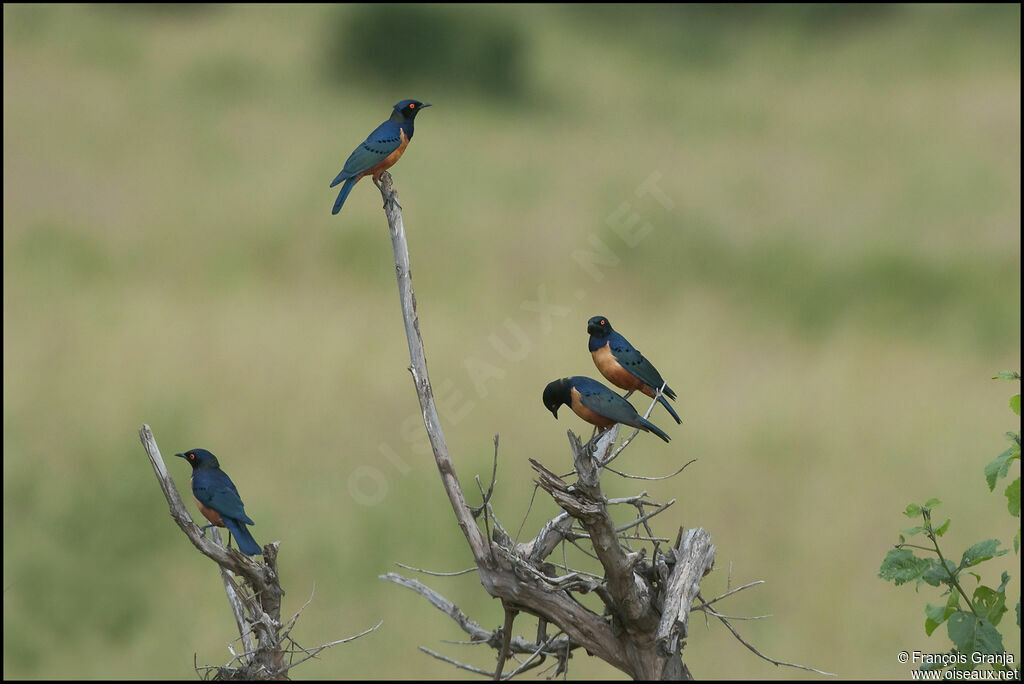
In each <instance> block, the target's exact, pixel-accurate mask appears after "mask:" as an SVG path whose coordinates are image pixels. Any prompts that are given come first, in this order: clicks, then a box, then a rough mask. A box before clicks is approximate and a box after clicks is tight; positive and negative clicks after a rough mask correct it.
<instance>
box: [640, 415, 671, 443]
mask: <svg viewBox="0 0 1024 684" xmlns="http://www.w3.org/2000/svg"><path fill="white" fill-rule="evenodd" d="M639 427H641V429H643V430H647V431H648V432H653V433H654V434H656V435H658V436H659V437H661V438H662V439H663V440H665V441H666V442H668V441H669V436H668V435H666V434H665V433H664V432H663V431H662V430H661V429H660V428H658V426H657V425H655V424H654V423H652V422H650V421H649V420H644V419H643V418H641V419H640V426H639Z"/></svg>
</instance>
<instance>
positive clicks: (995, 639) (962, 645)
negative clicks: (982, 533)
mask: <svg viewBox="0 0 1024 684" xmlns="http://www.w3.org/2000/svg"><path fill="white" fill-rule="evenodd" d="M996 378H997V379H1002V380H1018V381H1019V380H1020V374H1019V373H1016V372H1012V371H1003V372H1001V373H999V375H997V376H996ZM1010 408H1011V409H1012V410H1013V412H1014V413H1016V414H1017V415H1018V416H1020V394H1019V393H1018V394H1016V395H1014V396H1013V397H1012V398H1011V399H1010ZM1006 437H1007V439H1009V441H1010V448H1008V449H1007V450H1006V451H1004V452H1003V453H1002V454H1000V455H999V456H998V457H997V458H996V459H995V460H993V461H992V462H991V463H989V464H988V465H986V466H985V479H986V481H987V482H988V488H989V491H992V490H994V489H995V486H996V482H997V481H998V480H1000V479H1002V478H1005V477H1007V474H1008V472H1009V469H1010V466H1011V465H1012V464H1013V462H1014V461H1015V460H1016V461H1019V460H1020V432H1007V433H1006ZM1004 494H1005V496H1006V500H1007V507H1008V508H1009V511H1010V515H1012V516H1014V517H1017V518H1019V517H1020V477H1019V476H1018V477H1017V479H1015V480H1014V481H1013V482H1012V483H1010V485H1009V486H1008V487H1007V488H1006V490H1005V492H1004ZM940 503H941V502H940V501H939V500H938V499H929V500H928V501H926V502H925V503H924V504H923V505H921V504H916V503H912V504H910V505H908V506H907V508H906V510H905V511H904V512H903V514H904V515H906V516H907V517H908V518H920V519H921V524H920V525H916V526H914V527H910V528H907V529H905V530H903V531H902V533H901V534H900V536H899V543H898V544H896V545H895V548H893V549H892V550H890V551H889V553H888V554H886V557H885V560H884V561H882V567H881V569H880V570H879V573H878V575H879V577H881V578H882V579H884V580H886V581H891V582H893V583H895V584H896V585H897V586H899V585H901V584H906V583H908V582H914V583H915V587H916V588H920V586H921V583H925V584H928V585H930V586H933V587H944V588H945V591H944V592H943V594H942V595H943V596H946V597H947V598H946V601H945V603H943V604H940V605H937V606H933V605H931V604H930V603H929V604H926V606H925V623H924V630H925V633H926V634H928V636H931V634H932V632H934V631H935V630H936V629H937V628H938V627H939V626H940V625H942V623H946V631H947V634H948V635H949V639H950V641H952V642H953V648H952V649H950V651H949V653H948V654H943V656H944V657H942V658H935V659H929V658H924V659H923V661H922V664H921V669H923V670H929V669H939V668H945V667H954V668H956V669H958V670H974V669H978V667H979V666H989V667H991V668H992V669H994V670H1005V669H1007V667H1006V666H1007V665H1009V664H1012V663H1015V662H1016V659H1015V658H1014V659H1013V660H1009V659H1005V658H1004V653H1005V649H1004V646H1003V635H1002V633H1001V632H1000V631H999V629H998V627H999V623H1000V621H1001V620H1002V618H1003V614H1004V613H1006V611H1007V608H1006V585H1007V584H1008V583H1009V581H1010V575H1009V573H1006V572H1004V573H1003V574H1002V578H1001V583H1000V584H999V586H998V587H995V588H993V587H990V586H987V585H984V584H982V583H981V582H982V579H981V576H980V575H979V574H978V573H977V572H975V571H973V570H971V568H974V567H976V566H978V565H979V564H981V563H983V562H985V561H987V560H991V559H992V558H996V557H998V556H1002V555H1004V554H1006V553H1009V550H1008V549H1000V548H999V547H1000V545H1001V542H1000V541H999V540H998V539H986V540H984V541H980V542H978V543H976V544H974V545H972V546H971V547H970V548H968V549H967V550H966V551H964V552H963V554H962V555H961V557H960V562H959V563H954V562H953V561H952V560H950V559H949V558H947V557H946V555H944V554H943V552H942V549H941V548H940V546H939V538H940V537H942V536H943V535H944V534H945V533H946V532H947V531H948V530H949V526H950V519H949V518H947V519H946V520H945V522H943V523H942V524H940V525H938V526H936V525H935V524H934V523H933V522H932V512H933V511H934V509H935V508H936V507H937V506H938V505H939V504H940ZM917 535H924V537H925V538H926V539H927V540H928V542H929V545H919V544H913V543H910V542H909V541H908V539H910V538H913V537H916V536H917ZM1013 548H1014V551H1015V552H1017V553H1019V552H1020V526H1019V525H1018V527H1017V536H1016V537H1015V538H1014V541H1013ZM915 550H916V551H918V552H924V553H925V554H927V555H924V556H923V557H922V556H919V555H917V554H915V552H914V551H915ZM968 576H973V578H974V579H975V580H976V581H977V583H978V586H977V587H976V588H975V589H974V591H973V593H971V594H968V591H967V588H966V587H965V586H964V585H965V584H966V583H967V582H966V580H967V577H968ZM1017 626H1018V627H1020V599H1019V598H1018V600H1017ZM930 660H932V662H929V661H930Z"/></svg>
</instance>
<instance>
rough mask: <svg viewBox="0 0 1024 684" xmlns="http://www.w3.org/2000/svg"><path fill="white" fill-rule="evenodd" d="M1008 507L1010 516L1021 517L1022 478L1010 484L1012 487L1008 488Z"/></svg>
mask: <svg viewBox="0 0 1024 684" xmlns="http://www.w3.org/2000/svg"><path fill="white" fill-rule="evenodd" d="M1005 494H1006V507H1007V508H1008V509H1009V510H1010V515H1012V516H1013V517H1015V518H1019V517H1020V477H1018V478H1017V479H1016V480H1014V481H1013V482H1011V483H1010V486H1009V487H1007V488H1006V492H1005Z"/></svg>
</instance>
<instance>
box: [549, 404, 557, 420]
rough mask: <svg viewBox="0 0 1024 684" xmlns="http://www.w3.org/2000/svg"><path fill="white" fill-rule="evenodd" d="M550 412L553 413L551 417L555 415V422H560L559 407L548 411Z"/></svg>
mask: <svg viewBox="0 0 1024 684" xmlns="http://www.w3.org/2000/svg"><path fill="white" fill-rule="evenodd" d="M548 411H551V415H553V416H554V417H555V420H558V408H557V407H556V408H553V409H548Z"/></svg>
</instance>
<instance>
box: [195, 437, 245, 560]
mask: <svg viewBox="0 0 1024 684" xmlns="http://www.w3.org/2000/svg"><path fill="white" fill-rule="evenodd" d="M175 456H179V457H181V458H183V459H185V460H186V461H188V463H189V465H191V466H192V479H191V480H190V481H189V484H190V485H192V496H193V497H195V500H196V505H197V506H199V512H200V513H202V514H203V517H205V518H206V519H207V520H209V521H210V523H211V524H210V525H207V526H206V527H212V526H214V525H216V526H217V527H226V528H227V529H228V532H230V533H231V534H233V535H234V537H235V539H237V540H238V548H239V549H240V550H241V551H242V553H244V554H245V555H247V556H256V555H259V554H262V553H263V551H262V549H260V545H259V544H257V543H256V540H255V539H253V538H252V535H251V534H250V533H249V530H248V529H247V528H246V525H255V524H256V523H254V522H253V521H252V519H251V518H249V516H247V515H246V514H245V505H244V504H243V503H242V498H241V497H240V496H238V490H237V489H235V483H234V482H232V481H231V478H230V477H228V474H227V473H225V472H224V471H223V470H221V469H220V463H219V462H218V461H217V457H216V456H214V455H213V454H211V453H210V452H209V451H207V450H206V449H191V450H189V451H186V452H184V453H181V454H175ZM206 527H204V528H203V529H204V530H205V529H206ZM228 543H229V544H230V543H231V538H230V537H229V538H228Z"/></svg>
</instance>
